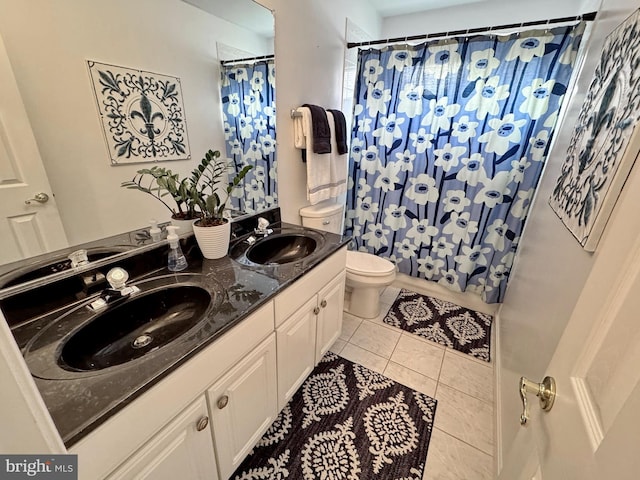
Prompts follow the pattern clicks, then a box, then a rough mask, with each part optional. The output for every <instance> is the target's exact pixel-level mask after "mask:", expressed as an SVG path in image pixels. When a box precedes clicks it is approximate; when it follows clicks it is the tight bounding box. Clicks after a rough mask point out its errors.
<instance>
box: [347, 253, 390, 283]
mask: <svg viewBox="0 0 640 480" xmlns="http://www.w3.org/2000/svg"><path fill="white" fill-rule="evenodd" d="M395 270H396V267H395V265H394V264H393V263H391V262H390V261H389V260H386V259H384V258H381V257H377V256H376V255H373V254H371V253H366V252H353V251H348V252H347V273H352V274H355V275H366V276H368V277H383V276H387V275H389V274H391V273H394V272H395Z"/></svg>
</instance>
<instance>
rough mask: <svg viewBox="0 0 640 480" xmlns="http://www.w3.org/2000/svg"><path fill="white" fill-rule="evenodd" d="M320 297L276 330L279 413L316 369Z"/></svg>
mask: <svg viewBox="0 0 640 480" xmlns="http://www.w3.org/2000/svg"><path fill="white" fill-rule="evenodd" d="M317 302H318V300H317V296H316V295H314V296H313V297H312V298H311V299H310V300H308V301H307V303H305V304H304V305H303V306H302V307H300V310H298V312H296V313H294V314H293V315H291V316H290V317H289V318H288V319H287V320H286V321H285V322H284V323H283V324H282V325H280V326H279V327H278V329H277V330H276V338H277V340H278V409H279V410H282V409H283V408H284V406H285V405H286V404H287V402H288V401H289V400H290V399H291V397H292V396H293V394H294V393H295V392H296V390H297V389H298V387H300V385H302V382H304V381H305V379H306V378H307V376H308V375H309V374H310V373H311V371H312V370H313V367H314V366H315V345H316V321H317V314H316V312H317V309H318V306H317Z"/></svg>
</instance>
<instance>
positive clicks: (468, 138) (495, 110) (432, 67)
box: [345, 24, 584, 303]
mask: <svg viewBox="0 0 640 480" xmlns="http://www.w3.org/2000/svg"><path fill="white" fill-rule="evenodd" d="M583 31H584V24H579V25H576V26H570V27H559V28H554V29H552V30H545V31H540V30H538V31H528V32H521V33H518V34H513V35H510V36H475V37H460V38H450V39H445V40H441V41H436V42H429V43H424V44H421V45H416V46H407V45H402V46H400V45H393V46H388V47H386V48H383V49H369V50H364V51H361V52H360V53H359V61H358V76H357V80H356V81H357V84H356V91H355V102H354V123H353V130H352V141H351V152H350V161H349V187H350V190H349V192H348V194H347V213H346V222H345V233H347V234H349V235H352V236H353V237H354V248H355V249H357V250H361V251H366V252H370V253H374V254H376V255H379V256H382V257H386V258H388V259H390V260H391V261H393V262H394V263H395V264H396V265H397V267H398V270H399V271H400V272H404V273H406V274H409V275H412V276H415V277H420V278H425V279H428V280H432V281H436V282H438V283H440V284H443V285H445V286H447V287H448V288H450V289H453V290H456V291H473V292H476V293H478V294H479V295H480V296H481V297H482V299H483V300H484V301H486V302H488V303H496V302H500V301H502V299H503V297H504V293H505V291H506V288H507V282H508V278H509V273H510V270H511V266H512V264H513V260H514V256H515V251H516V249H517V246H518V243H519V241H520V235H521V233H522V230H523V227H524V224H525V220H526V217H527V212H528V209H529V204H530V202H531V199H532V197H533V195H534V192H535V189H536V186H537V184H538V180H539V178H540V174H541V171H542V168H543V164H544V161H545V159H546V156H547V152H548V149H549V144H550V141H551V138H552V136H553V131H554V126H555V124H556V121H557V118H558V112H559V110H560V106H561V104H562V100H563V97H564V95H565V92H566V90H567V86H568V84H569V81H570V78H571V73H572V70H573V65H574V62H575V58H576V53H577V50H578V46H579V44H580V40H581V37H582V32H583Z"/></svg>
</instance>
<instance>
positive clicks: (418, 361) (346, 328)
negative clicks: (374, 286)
mask: <svg viewBox="0 0 640 480" xmlns="http://www.w3.org/2000/svg"><path fill="white" fill-rule="evenodd" d="M399 291H400V289H399V288H398V287H395V286H390V287H387V288H386V289H385V291H384V292H383V294H382V296H381V312H380V316H379V317H378V318H376V319H373V320H365V319H362V318H359V317H356V316H353V315H350V314H348V313H346V312H345V314H344V323H343V328H342V335H341V336H340V338H339V339H338V340H337V341H336V342H335V344H334V345H333V347H332V348H331V350H332V351H333V352H335V353H338V354H340V355H342V356H343V357H345V358H346V359H348V360H351V361H353V362H357V363H360V364H361V365H364V366H365V367H368V368H370V369H372V370H375V371H377V372H379V373H382V374H384V375H386V376H388V377H389V378H392V379H393V380H395V381H397V382H400V383H402V384H404V385H406V386H408V387H410V388H413V389H414V390H418V391H420V392H423V393H425V394H427V395H429V396H431V397H434V398H436V399H437V400H438V407H437V410H436V420H435V428H434V430H433V433H432V435H431V442H430V444H429V453H428V456H427V466H426V468H425V473H424V476H423V480H436V479H437V480H485V479H486V480H489V479H492V478H494V475H493V469H494V462H493V449H494V420H493V409H494V403H493V391H494V388H493V383H494V382H493V379H494V376H493V364H490V363H487V362H483V361H481V360H477V359H475V358H473V357H471V356H469V355H466V354H464V353H460V352H457V351H456V350H452V349H451V348H448V347H444V346H442V345H439V344H437V343H433V342H431V341H428V340H424V339H422V338H420V337H418V336H416V335H413V334H410V333H408V332H404V331H402V330H400V329H397V328H395V327H392V326H389V325H387V324H385V323H383V322H382V319H383V318H384V316H385V315H386V313H387V311H388V310H389V307H390V306H391V304H392V303H393V301H394V299H395V298H396V296H397V294H398V292H399Z"/></svg>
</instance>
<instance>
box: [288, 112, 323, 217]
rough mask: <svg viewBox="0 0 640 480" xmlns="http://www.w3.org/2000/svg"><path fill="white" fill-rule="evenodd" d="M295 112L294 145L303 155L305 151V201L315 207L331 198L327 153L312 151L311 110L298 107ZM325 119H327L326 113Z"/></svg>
mask: <svg viewBox="0 0 640 480" xmlns="http://www.w3.org/2000/svg"><path fill="white" fill-rule="evenodd" d="M297 111H298V113H300V116H299V117H295V118H294V119H293V131H294V144H295V147H296V148H298V149H301V150H302V151H303V153H304V152H305V151H306V159H307V162H306V163H307V199H308V200H309V203H311V205H315V204H316V203H318V202H321V201H322V200H327V199H328V198H331V165H330V163H329V161H330V158H329V154H327V153H315V152H314V151H313V127H312V120H311V110H310V109H309V108H307V107H300V108H298V110H297ZM325 117H327V114H326V113H325ZM328 123H329V121H328V119H327V124H328ZM329 132H330V130H329ZM329 138H330V137H329ZM303 158H304V156H303Z"/></svg>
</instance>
